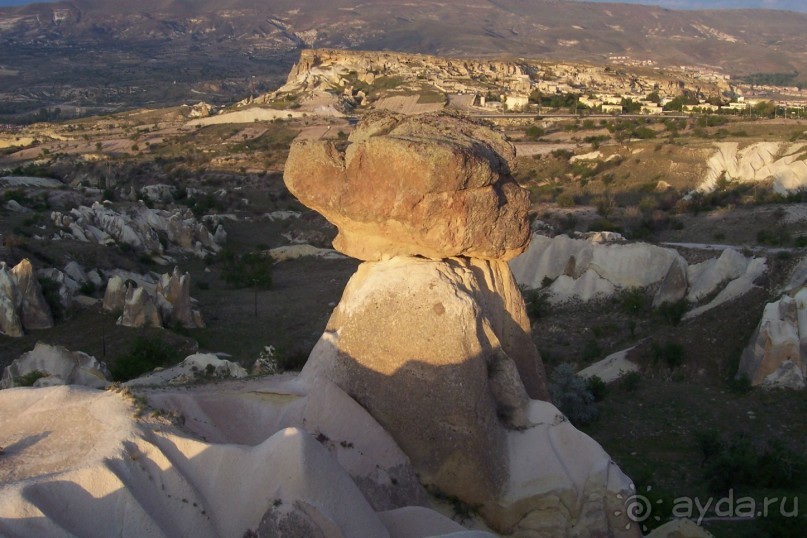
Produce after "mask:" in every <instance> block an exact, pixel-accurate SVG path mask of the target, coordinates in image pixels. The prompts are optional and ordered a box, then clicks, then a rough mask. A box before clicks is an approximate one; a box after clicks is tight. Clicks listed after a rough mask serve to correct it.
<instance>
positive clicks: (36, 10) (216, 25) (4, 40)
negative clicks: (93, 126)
mask: <svg viewBox="0 0 807 538" xmlns="http://www.w3.org/2000/svg"><path fill="white" fill-rule="evenodd" d="M390 13H392V14H394V15H392V16H391V15H390ZM804 28H807V14H800V13H791V12H784V11H766V10H737V11H673V10H669V9H664V8H660V7H650V6H640V5H628V4H610V3H586V2H576V1H570V0H489V1H488V0H459V1H452V2H438V1H432V0H375V1H370V2H358V1H357V0H328V1H325V0H273V1H272V2H266V1H262V0H216V1H214V0H141V1H139V2H133V3H125V4H122V3H118V2H114V3H113V2H110V1H108V0H73V1H71V2H60V3H56V4H35V5H29V6H23V7H16V8H4V9H0V66H2V69H1V70H0V93H7V94H13V95H16V96H17V97H19V96H20V95H22V97H24V99H22V101H19V102H20V103H22V102H25V103H28V104H27V105H26V106H29V107H30V106H34V104H35V103H38V102H39V101H38V99H41V97H42V96H43V95H45V94H46V93H47V91H49V92H50V95H52V96H54V98H55V101H58V100H59V99H62V100H63V101H64V102H69V103H74V104H76V105H77V106H81V105H82V104H83V105H84V106H93V105H101V104H103V105H111V106H126V105H127V104H133V103H150V102H152V103H161V104H166V103H171V102H179V101H183V100H189V99H194V98H196V97H197V96H198V98H199V99H206V100H211V101H217V100H218V101H226V100H230V99H232V98H234V97H238V96H244V95H245V94H250V93H257V92H260V91H265V90H266V89H270V88H271V86H272V85H274V84H277V83H279V82H280V81H281V80H282V78H283V75H284V74H285V72H286V71H287V70H288V68H289V67H290V66H291V63H292V62H293V61H294V59H295V57H296V56H297V54H298V52H297V51H298V50H299V49H300V48H306V47H329V48H347V49H378V50H382V49H389V50H396V51H407V52H421V53H429V54H437V55H444V56H452V57H457V56H460V57H461V56H466V57H497V58H512V57H530V58H546V59H563V60H588V61H594V62H606V61H608V60H609V58H613V57H622V60H623V61H624V60H626V59H627V60H637V61H645V60H652V61H654V62H656V64H657V65H707V66H711V67H714V68H720V69H722V70H723V72H724V73H727V74H731V75H749V74H752V73H759V72H765V73H788V74H790V75H793V74H794V73H795V77H793V76H791V78H790V79H791V80H793V81H794V83H796V82H802V83H804V82H807V54H805V51H807V33H805V32H804ZM46 90H47V91H46ZM56 94H58V95H56ZM15 99H16V98H15ZM8 106H12V105H8V104H4V105H3V107H6V108H7V107H8ZM2 112H3V110H0V113H2Z"/></svg>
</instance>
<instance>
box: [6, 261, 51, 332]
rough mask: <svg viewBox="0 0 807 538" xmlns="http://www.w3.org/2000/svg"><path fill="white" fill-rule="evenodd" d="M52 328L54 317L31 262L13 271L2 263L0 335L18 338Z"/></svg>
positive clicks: (16, 266) (24, 263) (23, 262)
mask: <svg viewBox="0 0 807 538" xmlns="http://www.w3.org/2000/svg"><path fill="white" fill-rule="evenodd" d="M50 327H53V317H52V315H51V312H50V307H49V306H48V303H47V302H46V301H45V297H44V296H43V295H42V289H41V288H40V286H39V281H38V280H37V278H36V275H35V274H34V268H33V266H32V265H31V262H30V261H28V260H27V259H24V260H22V261H21V262H20V263H18V264H17V265H15V266H14V267H13V268H12V269H11V270H9V269H8V266H7V265H6V263H5V262H0V334H5V335H6V336H14V337H19V336H22V335H23V334H24V331H26V330H37V329H49V328H50Z"/></svg>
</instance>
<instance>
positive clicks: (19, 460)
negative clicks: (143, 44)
mask: <svg viewBox="0 0 807 538" xmlns="http://www.w3.org/2000/svg"><path fill="white" fill-rule="evenodd" d="M231 388H232V389H233V390H231V391H224V392H223V391H220V390H218V391H212V392H209V391H205V387H201V388H200V389H199V391H198V393H194V392H192V391H188V390H184V389H183V390H182V391H179V392H175V393H171V392H166V391H165V390H161V391H159V392H155V393H154V395H153V397H154V401H155V402H158V403H159V404H160V405H165V406H166V407H167V408H168V410H169V411H171V412H176V413H182V416H183V417H184V418H185V423H186V424H187V425H189V426H190V428H191V429H192V430H193V428H194V427H195V425H196V424H201V423H203V422H204V421H205V420H206V419H208V418H213V419H214V422H212V425H210V424H209V425H208V426H207V428H208V431H209V432H215V433H211V437H217V438H218V439H217V440H214V441H201V440H199V439H197V438H194V437H192V436H189V435H188V434H187V433H185V432H182V431H180V430H179V429H177V428H175V427H174V426H172V425H171V424H170V423H168V422H167V421H165V420H160V419H148V420H144V419H140V420H138V419H134V418H133V416H134V414H135V411H136V410H135V409H134V408H133V404H132V402H131V400H128V399H127V398H125V397H124V396H123V395H122V393H115V392H111V391H107V392H101V391H96V390H92V389H82V388H79V387H50V388H42V389H25V388H20V389H11V390H6V391H2V392H0V422H2V423H3V429H2V431H0V445H2V446H3V447H5V451H4V455H3V459H2V462H0V534H2V535H4V536H33V535H37V536H83V537H87V538H93V537H99V538H100V537H107V536H111V535H116V536H155V537H166V538H170V537H174V536H194V537H200V538H206V537H210V538H214V537H215V538H218V537H221V536H244V535H246V534H248V533H255V534H256V535H257V536H373V537H380V538H384V537H388V536H396V537H404V538H416V537H420V536H437V535H444V534H447V533H453V532H461V531H463V528H462V527H461V526H460V525H458V524H456V523H454V522H453V521H451V520H449V519H448V518H446V517H444V516H441V515H440V514H438V513H436V512H433V511H431V510H429V509H428V508H425V507H423V506H422V505H423V504H424V503H425V494H424V492H423V491H422V489H420V486H419V485H418V484H417V481H416V478H415V475H414V472H413V471H412V469H411V466H409V464H408V461H407V459H406V456H404V455H403V454H402V453H401V452H400V451H399V450H397V447H395V445H394V443H392V442H391V440H390V439H389V437H384V436H385V433H384V432H383V430H382V429H381V428H379V427H378V426H377V424H374V421H373V419H372V418H371V417H369V415H367V413H366V412H365V411H364V410H363V409H362V408H361V407H360V406H358V405H356V404H355V403H354V402H352V400H350V399H349V398H347V397H346V396H345V395H344V394H343V393H342V394H341V396H340V392H341V391H339V389H338V388H336V387H335V386H331V387H330V389H328V388H327V387H322V386H321V387H318V388H317V391H316V392H313V391H312V392H311V393H309V395H306V394H305V393H304V392H303V393H301V392H299V391H298V392H296V393H295V392H288V391H284V390H283V388H282V387H277V386H268V387H261V386H255V385H250V386H246V387H236V386H234V387H231ZM197 398H198V399H197ZM150 399H151V397H150ZM273 401H274V402H285V403H275V404H272V402H273ZM217 405H218V406H222V407H223V408H224V409H226V410H227V411H228V412H227V413H221V412H218V413H217V411H218V409H217ZM204 410H207V411H208V412H209V413H210V414H205V412H204ZM256 413H257V414H256ZM272 417H275V418H274V419H273V418H272ZM259 419H263V420H259ZM233 420H235V421H236V422H239V421H240V424H241V427H239V428H232V431H240V432H242V433H243V432H245V431H249V429H250V428H249V426H251V425H256V426H258V427H259V428H261V430H262V431H261V434H260V435H257V436H255V437H254V438H252V439H249V440H247V439H243V437H242V438H241V439H239V440H235V439H232V440H230V439H227V434H226V433H225V432H226V431H227V430H226V429H222V430H219V429H217V427H218V426H219V425H221V424H225V423H227V422H228V421H230V422H232V421H233ZM266 423H272V424H273V426H272V427H269V428H265V427H264V425H265V424H266ZM357 426H365V427H366V428H359V427H357ZM306 428H308V429H306ZM320 428H321V429H320ZM340 428H342V429H343V430H344V432H349V434H350V435H349V436H343V433H342V431H341V430H340ZM43 432H47V434H44V433H43ZM392 479H394V481H390V480H392ZM384 480H386V483H384ZM370 482H372V483H373V484H374V485H373V486H370V485H368V484H369V483H370ZM407 488H408V489H407ZM68 499H69V502H66V500H68ZM374 504H375V505H378V507H376V506H375V505H374ZM399 510H403V511H402V512H398V511H399ZM406 516H409V517H406ZM414 516H417V519H418V520H419V521H420V524H418V525H413V521H412V518H413V517H414ZM477 536H481V535H480V534H477ZM485 536H490V535H485Z"/></svg>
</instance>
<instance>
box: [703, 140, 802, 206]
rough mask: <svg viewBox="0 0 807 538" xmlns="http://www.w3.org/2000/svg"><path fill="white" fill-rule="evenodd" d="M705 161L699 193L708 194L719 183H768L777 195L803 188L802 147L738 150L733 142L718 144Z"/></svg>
mask: <svg viewBox="0 0 807 538" xmlns="http://www.w3.org/2000/svg"><path fill="white" fill-rule="evenodd" d="M715 146H716V147H717V151H716V152H715V153H714V154H713V155H712V156H711V157H710V158H709V160H708V161H707V163H706V165H707V167H708V169H707V172H706V177H705V178H704V180H703V183H701V185H699V186H698V190H699V191H701V192H711V191H713V190H715V189H716V188H718V187H719V183H720V182H721V181H739V182H760V181H769V180H770V181H772V182H773V189H774V191H776V192H777V193H780V194H787V193H788V192H791V191H797V190H799V189H803V188H804V186H805V185H807V161H805V159H804V156H805V152H804V150H805V144H803V143H795V144H789V143H780V142H756V143H753V144H750V145H747V146H745V147H742V148H741V147H740V145H739V144H738V143H737V142H719V143H717V144H715Z"/></svg>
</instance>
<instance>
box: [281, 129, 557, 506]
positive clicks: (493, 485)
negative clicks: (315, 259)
mask: <svg viewBox="0 0 807 538" xmlns="http://www.w3.org/2000/svg"><path fill="white" fill-rule="evenodd" d="M348 141H349V144H348V146H347V148H346V149H345V150H344V151H341V150H340V149H338V148H337V147H336V146H335V145H334V144H333V143H332V142H330V141H321V140H299V139H298V140H296V141H295V142H294V143H293V144H292V147H291V152H290V154H289V159H288V161H287V163H286V169H285V176H284V178H285V181H286V184H287V186H288V187H289V190H291V191H292V193H294V194H295V195H296V196H297V197H298V198H299V200H300V201H301V202H302V203H303V204H305V205H307V206H309V207H311V208H313V209H315V210H317V211H319V212H320V213H322V214H323V215H324V216H325V217H326V218H328V220H330V221H331V222H333V223H334V224H335V225H336V226H337V227H338V228H339V235H338V236H337V238H336V240H335V241H334V247H335V248H336V249H337V250H339V251H341V252H343V253H345V254H347V255H349V256H353V257H356V258H360V259H362V260H365V263H363V264H362V265H360V266H359V268H358V270H357V272H356V274H355V275H353V277H352V278H351V280H350V282H349V283H348V284H347V286H346V288H345V291H344V294H343V296H342V299H341V301H340V303H339V304H338V306H337V307H336V309H335V310H334V312H333V315H332V316H331V319H330V320H329V322H328V326H327V327H326V330H325V333H324V334H323V336H322V338H321V339H320V340H319V342H318V343H317V345H316V347H315V348H314V350H313V351H312V354H311V357H310V358H309V360H308V363H307V364H306V366H305V368H304V370H303V372H302V374H301V377H302V379H303V380H304V381H308V382H313V380H315V379H318V378H326V379H329V380H330V381H332V382H334V383H336V384H337V385H338V386H340V387H341V388H342V389H343V390H345V392H347V393H348V394H349V395H350V396H351V397H353V398H354V399H355V400H356V401H357V402H359V403H360V404H361V405H362V406H363V407H364V408H365V409H367V410H368V411H369V412H370V414H371V415H373V417H374V418H375V419H376V420H378V421H379V422H380V423H381V425H382V426H384V428H385V429H386V430H387V431H389V432H390V434H391V435H392V437H393V438H394V439H395V440H396V442H397V443H398V444H399V446H400V447H401V448H402V449H403V451H404V452H405V453H406V454H407V455H408V456H409V458H411V460H412V463H413V464H414V465H415V468H416V469H417V471H418V474H419V476H420V478H421V481H422V482H423V483H424V484H425V485H426V486H428V487H432V488H434V489H436V490H438V491H441V492H443V493H445V494H448V495H453V496H456V497H457V498H459V499H461V500H463V501H465V502H468V503H471V504H483V503H489V502H492V501H493V500H494V499H497V498H499V497H500V496H501V495H502V494H503V493H504V491H505V489H506V488H507V487H508V483H509V480H510V475H511V474H512V473H511V471H510V467H509V466H510V462H509V456H508V448H507V447H508V437H507V434H508V433H507V432H508V431H515V430H522V429H525V428H529V427H531V426H532V424H531V422H530V419H529V406H530V402H531V399H540V400H548V395H547V390H546V386H545V380H544V371H543V364H542V362H541V358H540V356H539V354H538V352H537V350H536V348H535V346H534V344H533V343H532V340H531V338H530V323H529V320H528V317H527V314H526V310H525V307H524V302H523V299H522V297H521V294H520V291H519V289H518V287H517V285H516V283H515V280H514V279H513V276H512V274H511V272H510V268H509V266H508V264H507V260H509V259H511V258H513V257H514V256H516V255H518V254H519V253H521V252H523V251H524V249H525V248H526V247H527V243H528V241H529V222H528V218H527V209H528V206H529V197H528V194H527V192H526V191H525V190H523V189H522V188H521V187H520V186H519V185H518V184H517V183H516V182H515V180H514V179H513V177H512V175H511V172H510V171H511V166H512V162H513V158H514V149H513V146H512V145H511V144H510V143H509V142H507V140H506V139H505V138H504V137H503V136H502V135H500V134H499V133H497V132H495V131H493V130H492V129H489V128H487V127H484V126H482V125H479V124H477V123H473V122H471V121H468V120H464V119H460V118H457V117H454V116H450V115H444V114H435V115H423V116H417V117H404V116H397V115H381V114H377V115H371V116H369V117H366V118H365V120H364V121H363V123H361V124H360V125H359V126H358V127H357V129H356V130H355V131H354V132H353V133H352V135H351V136H350V138H349V139H348ZM494 519H495V518H494Z"/></svg>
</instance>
